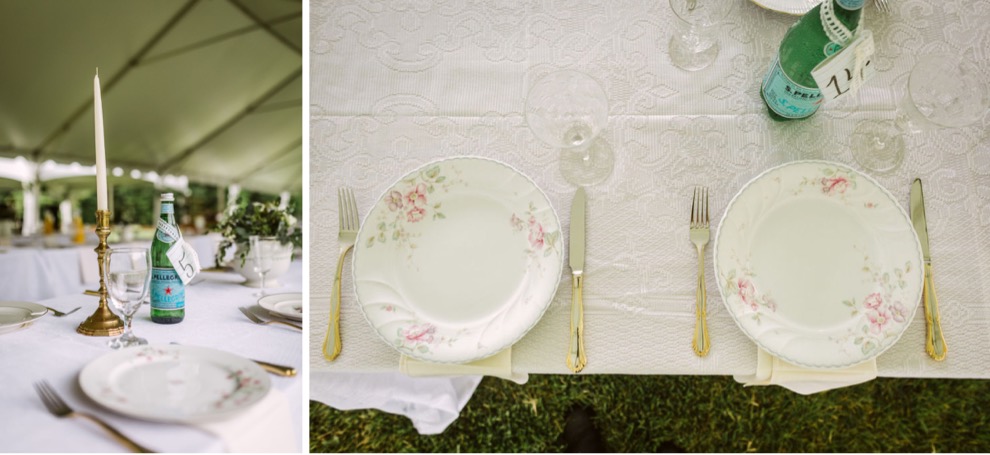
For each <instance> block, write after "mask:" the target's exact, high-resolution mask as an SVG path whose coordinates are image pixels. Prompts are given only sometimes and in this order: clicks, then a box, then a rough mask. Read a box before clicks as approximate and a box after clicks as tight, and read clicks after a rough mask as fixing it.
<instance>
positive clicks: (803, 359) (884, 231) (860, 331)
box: [714, 161, 923, 368]
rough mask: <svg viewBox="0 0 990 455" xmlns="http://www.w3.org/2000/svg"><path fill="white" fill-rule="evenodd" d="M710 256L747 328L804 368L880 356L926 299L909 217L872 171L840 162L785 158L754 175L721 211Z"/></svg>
mask: <svg viewBox="0 0 990 455" xmlns="http://www.w3.org/2000/svg"><path fill="white" fill-rule="evenodd" d="M714 261H715V276H716V278H717V282H718V289H719V292H720V293H721V294H722V300H723V301H724V302H725V306H726V308H727V309H728V310H729V314H731V315H732V317H733V318H734V319H735V321H736V323H737V324H738V325H739V327H740V328H741V329H742V331H743V332H744V333H746V334H747V335H749V337H750V338H752V339H753V341H755V342H756V344H758V345H759V346H760V347H761V348H763V349H764V350H766V351H767V352H769V353H770V354H772V355H775V356H777V357H780V358H781V359H783V360H786V361H788V362H790V363H793V364H796V365H800V366H804V367H809V368H841V367H847V366H852V365H855V364H859V363H862V362H865V361H867V360H870V359H872V358H874V357H876V356H878V355H880V354H881V353H883V352H884V351H886V350H887V349H888V348H890V347H891V346H892V345H893V344H894V343H895V342H897V339H898V338H900V336H901V334H902V333H904V329H905V328H907V326H908V324H909V323H910V322H911V320H912V318H913V317H914V313H915V310H916V309H917V307H918V302H920V300H921V289H922V279H923V275H922V274H923V268H922V255H921V246H920V244H919V243H918V237H917V235H915V232H914V228H913V227H912V225H911V220H910V219H909V218H908V216H907V214H906V213H905V212H904V209H902V208H901V206H900V205H899V204H898V203H897V201H896V200H895V199H894V197H893V196H891V194H890V193H889V192H888V191H887V190H886V189H884V188H882V187H881V186H880V185H879V184H877V182H876V181H874V180H873V179H872V178H870V177H868V176H866V175H864V174H861V173H859V172H858V171H855V170H853V169H852V168H849V167H847V166H845V165H842V164H838V163H830V162H825V161H799V162H793V163H788V164H785V165H783V166H779V167H776V168H773V169H770V170H768V171H766V172H764V173H763V174H761V175H759V176H758V177H756V178H754V179H753V180H752V181H750V182H749V183H748V184H747V185H746V186H745V187H743V189H742V190H740V191H739V194H737V195H736V196H735V198H733V199H732V201H731V202H730V203H729V207H728V208H727V209H726V211H725V215H724V216H723V217H722V222H721V224H719V227H718V233H717V234H716V236H715V249H714Z"/></svg>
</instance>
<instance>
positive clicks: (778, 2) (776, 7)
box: [750, 0, 821, 16]
mask: <svg viewBox="0 0 990 455" xmlns="http://www.w3.org/2000/svg"><path fill="white" fill-rule="evenodd" d="M750 1H751V2H753V4H755V5H756V6H759V7H760V8H763V9H765V10H767V11H773V12H776V13H784V14H788V15H791V16H803V15H804V14H805V13H807V12H808V11H811V9H812V8H814V7H815V6H818V4H820V3H821V1H820V0H816V3H815V4H814V5H811V6H808V7H807V8H806V9H805V8H804V5H805V4H806V3H805V2H804V1H803V0H750ZM786 3H793V4H795V5H797V4H801V6H794V7H792V8H788V7H786V6H784V4H786Z"/></svg>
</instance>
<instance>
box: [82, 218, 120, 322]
mask: <svg viewBox="0 0 990 455" xmlns="http://www.w3.org/2000/svg"><path fill="white" fill-rule="evenodd" d="M109 235H110V211H109V210H97V211H96V236H97V237H99V238H100V243H99V244H98V245H96V260H97V261H99V264H100V269H99V270H100V306H99V307H97V308H96V312H95V313H93V314H92V315H90V317H88V318H86V320H85V321H83V323H82V324H79V327H76V332H79V333H81V334H83V335H86V336H96V337H109V336H115V335H120V334H122V333H124V321H121V320H120V318H119V317H117V315H116V314H113V312H112V311H110V307H109V306H107V283H106V279H105V278H104V274H103V267H104V262H103V260H104V258H105V257H106V255H107V250H108V249H109V247H108V246H107V237H108V236H109Z"/></svg>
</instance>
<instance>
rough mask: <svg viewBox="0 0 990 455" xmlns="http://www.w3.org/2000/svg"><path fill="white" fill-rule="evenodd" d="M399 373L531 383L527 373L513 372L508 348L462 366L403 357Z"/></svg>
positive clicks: (510, 353) (400, 360) (510, 352)
mask: <svg viewBox="0 0 990 455" xmlns="http://www.w3.org/2000/svg"><path fill="white" fill-rule="evenodd" d="M399 371H401V372H403V373H405V374H407V375H409V376H414V377H424V376H493V377H496V378H502V379H507V380H509V381H512V382H515V383H516V384H525V383H526V381H529V375H528V374H526V373H513V372H512V348H511V347H510V348H508V349H506V350H504V351H501V352H499V353H498V354H495V355H493V356H491V357H486V358H484V359H481V360H478V361H475V362H470V363H461V364H446V363H432V362H424V361H421V360H416V359H414V358H411V357H407V356H402V357H401V358H400V359H399Z"/></svg>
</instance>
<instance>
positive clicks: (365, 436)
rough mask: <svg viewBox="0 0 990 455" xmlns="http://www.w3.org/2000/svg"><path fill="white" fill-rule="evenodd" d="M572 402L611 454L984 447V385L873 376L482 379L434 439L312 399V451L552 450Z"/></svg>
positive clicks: (989, 399)
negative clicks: (854, 381) (804, 388)
mask: <svg viewBox="0 0 990 455" xmlns="http://www.w3.org/2000/svg"><path fill="white" fill-rule="evenodd" d="M575 403H581V404H587V405H590V406H591V407H593V408H594V410H595V412H596V414H597V415H596V417H595V423H596V424H597V426H598V427H599V428H600V429H601V431H602V433H603V435H604V437H605V440H606V442H607V444H608V447H609V450H612V451H615V452H652V451H655V450H657V447H659V445H660V443H661V442H662V441H664V440H671V441H673V442H674V443H676V444H677V445H679V446H681V447H683V448H684V449H686V450H687V451H689V452H746V451H755V452H877V451H879V452H933V451H937V452H990V381H983V380H950V379H937V380H936V379H924V380H919V379H878V380H875V381H871V382H868V383H866V384H861V385H858V386H854V387H847V388H844V389H838V390H832V391H828V392H824V393H819V394H815V395H811V396H801V395H798V394H795V393H793V392H790V391H788V390H785V389H783V388H780V387H749V388H743V387H742V386H741V385H740V384H737V383H736V382H735V381H733V380H732V378H731V377H725V376H716V377H712V376H611V375H610V376H594V375H589V376H580V375H578V376H560V375H531V376H530V380H529V383H528V384H525V385H522V386H520V385H517V384H514V383H511V382H507V381H503V380H499V379H493V378H485V379H484V380H483V381H482V383H481V385H480V386H479V387H478V390H477V392H475V394H474V396H473V397H472V398H471V401H469V402H468V404H467V406H465V408H464V410H463V411H462V412H461V416H460V418H459V419H457V421H455V422H454V423H453V424H452V425H451V426H450V427H448V428H447V430H446V431H445V432H444V433H443V434H440V435H435V436H421V435H419V434H418V433H417V432H416V430H415V429H414V428H413V426H412V424H411V423H410V422H409V420H408V419H406V418H405V417H401V416H396V415H392V414H386V413H383V412H379V411H374V410H362V411H347V412H342V411H337V410H335V409H332V408H329V407H327V406H325V405H323V404H321V403H317V402H311V403H310V450H311V451H312V452H559V451H561V450H562V449H563V445H562V444H561V443H560V442H559V441H558V438H559V436H560V434H561V432H562V431H563V427H564V415H565V414H566V412H567V410H568V409H570V408H571V406H572V405H574V404H575Z"/></svg>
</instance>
